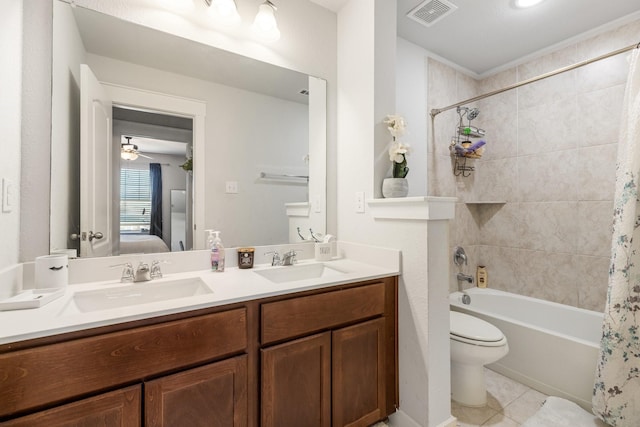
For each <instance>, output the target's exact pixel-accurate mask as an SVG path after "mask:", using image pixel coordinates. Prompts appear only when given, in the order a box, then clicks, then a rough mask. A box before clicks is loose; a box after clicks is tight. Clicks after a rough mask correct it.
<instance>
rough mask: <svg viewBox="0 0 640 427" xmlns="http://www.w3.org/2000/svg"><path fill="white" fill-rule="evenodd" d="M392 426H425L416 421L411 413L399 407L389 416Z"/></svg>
mask: <svg viewBox="0 0 640 427" xmlns="http://www.w3.org/2000/svg"><path fill="white" fill-rule="evenodd" d="M389 426H390V427H423V426H421V425H420V424H418V423H417V422H415V421H414V419H413V418H411V417H410V416H409V415H407V414H405V413H404V412H402V410H400V409H398V410H397V411H396V412H394V413H393V414H391V416H389Z"/></svg>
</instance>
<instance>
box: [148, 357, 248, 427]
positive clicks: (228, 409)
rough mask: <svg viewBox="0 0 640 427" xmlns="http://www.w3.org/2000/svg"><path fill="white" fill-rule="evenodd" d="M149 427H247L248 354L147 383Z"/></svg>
mask: <svg viewBox="0 0 640 427" xmlns="http://www.w3.org/2000/svg"><path fill="white" fill-rule="evenodd" d="M144 398H145V400H144V403H145V406H144V408H145V409H144V411H145V426H146V427H162V426H167V427H170V426H190V427H246V426H247V422H248V418H247V417H248V400H247V356H238V357H234V358H232V359H227V360H223V361H221V362H216V363H212V364H210V365H206V366H202V367H200V368H195V369H191V370H188V371H184V372H180V373H177V374H174V375H169V376H166V377H162V378H158V379H156V380H153V381H148V382H146V383H145V384H144Z"/></svg>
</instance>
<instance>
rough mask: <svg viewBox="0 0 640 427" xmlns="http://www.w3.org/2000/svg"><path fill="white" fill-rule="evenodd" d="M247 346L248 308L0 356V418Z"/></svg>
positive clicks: (213, 357) (236, 350)
mask: <svg viewBox="0 0 640 427" xmlns="http://www.w3.org/2000/svg"><path fill="white" fill-rule="evenodd" d="M246 346H247V313H246V309H245V308H239V309H235V310H229V311H223V312H219V313H213V314H208V315H204V316H199V317H193V318H190V319H183V320H176V321H172V322H166V323H160V324H157V325H152V326H145V327H139V328H133V329H130V330H125V331H121V332H113V333H108V334H104V335H98V336H94V337H88V338H82V339H77V340H72V341H67V342H61V343H58V344H52V345H46V346H42V347H36V348H32V349H26V350H20V351H16V352H13V353H6V354H2V355H0V416H6V415H11V414H13V413H15V412H18V411H24V410H27V409H32V408H36V407H39V406H43V405H48V404H52V403H57V402H62V401H64V400H67V399H69V398H73V397H76V396H80V395H83V394H85V393H91V392H95V391H99V390H104V389H107V388H110V387H113V386H118V385H121V384H126V383H130V382H133V381H137V380H141V379H144V378H148V377H150V376H154V375H157V374H160V373H163V372H168V371H172V370H175V369H178V368H181V367H186V366H191V365H195V364H198V363H202V362H205V361H209V360H214V359H217V358H221V357H223V356H225V355H230V354H233V353H239V352H242V351H244V350H245V348H246Z"/></svg>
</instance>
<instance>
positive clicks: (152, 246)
mask: <svg viewBox="0 0 640 427" xmlns="http://www.w3.org/2000/svg"><path fill="white" fill-rule="evenodd" d="M158 252H171V251H170V250H169V247H168V246H167V245H166V244H165V243H164V241H163V240H162V239H161V238H160V237H158V236H153V235H150V234H120V254H152V253H158Z"/></svg>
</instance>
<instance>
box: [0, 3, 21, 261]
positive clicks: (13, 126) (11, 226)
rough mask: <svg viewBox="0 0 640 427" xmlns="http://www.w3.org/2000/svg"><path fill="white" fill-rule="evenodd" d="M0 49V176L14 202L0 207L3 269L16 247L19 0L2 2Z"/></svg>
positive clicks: (14, 258)
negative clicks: (8, 182)
mask: <svg viewBox="0 0 640 427" xmlns="http://www.w3.org/2000/svg"><path fill="white" fill-rule="evenodd" d="M0 52H2V55H0V92H1V93H2V96H0V134H1V135H2V144H1V147H2V155H1V156H0V171H2V172H0V179H8V180H11V181H12V182H13V184H14V187H13V188H14V191H15V194H14V197H15V199H14V200H15V203H16V205H15V206H14V207H13V210H12V211H11V212H8V213H4V212H2V211H0V235H1V236H2V244H1V245H0V270H4V269H5V268H7V267H11V266H12V265H14V264H16V263H17V262H18V250H19V243H18V242H19V234H18V231H19V229H20V206H19V198H18V197H19V193H20V191H19V188H20V140H21V136H20V125H21V114H20V113H21V105H22V104H21V95H22V93H21V89H22V67H21V65H22V0H8V1H5V2H3V4H2V13H1V14H0ZM0 186H1V184H0Z"/></svg>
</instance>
